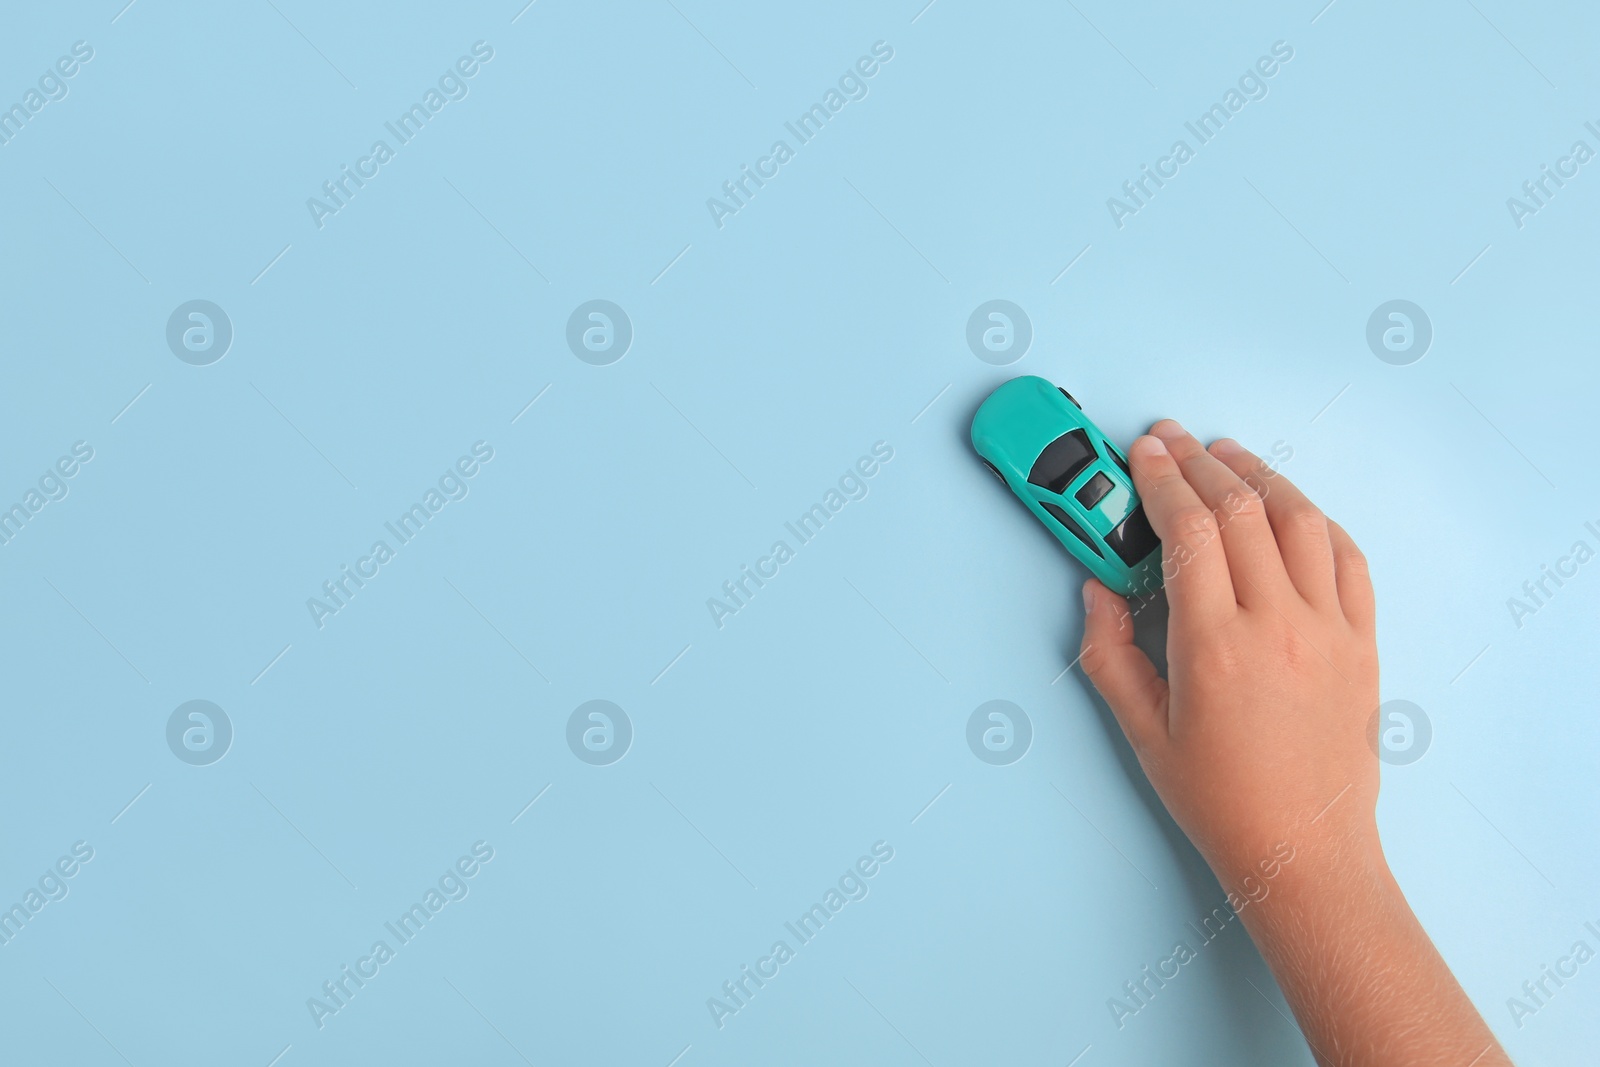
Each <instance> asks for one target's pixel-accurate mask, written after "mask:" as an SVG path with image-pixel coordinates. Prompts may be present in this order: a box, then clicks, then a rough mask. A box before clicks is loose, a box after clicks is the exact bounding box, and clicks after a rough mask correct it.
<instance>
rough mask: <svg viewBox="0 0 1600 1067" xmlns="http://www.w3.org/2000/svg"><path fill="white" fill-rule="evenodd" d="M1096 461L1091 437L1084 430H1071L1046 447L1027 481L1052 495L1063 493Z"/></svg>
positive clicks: (1035, 462)
mask: <svg viewBox="0 0 1600 1067" xmlns="http://www.w3.org/2000/svg"><path fill="white" fill-rule="evenodd" d="M1094 458H1095V455H1094V446H1093V445H1091V444H1090V443H1089V435H1088V434H1087V433H1085V432H1084V431H1082V430H1071V431H1069V432H1067V433H1064V434H1062V435H1061V436H1060V437H1058V438H1056V439H1055V440H1054V441H1051V442H1050V443H1049V444H1047V445H1045V446H1044V451H1043V452H1040V453H1039V458H1038V459H1036V460H1034V462H1033V469H1032V470H1031V471H1029V472H1028V481H1030V482H1032V483H1033V484H1034V485H1037V486H1039V487H1040V488H1042V489H1048V490H1050V491H1051V492H1052V493H1064V492H1066V489H1067V486H1068V485H1069V484H1071V482H1072V479H1074V478H1076V477H1077V476H1078V475H1079V474H1081V473H1082V472H1083V468H1085V467H1087V466H1088V465H1089V464H1090V463H1092V462H1093V461H1094Z"/></svg>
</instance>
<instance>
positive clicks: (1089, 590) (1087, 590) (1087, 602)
mask: <svg viewBox="0 0 1600 1067" xmlns="http://www.w3.org/2000/svg"><path fill="white" fill-rule="evenodd" d="M1083 610H1084V612H1085V613H1086V614H1087V613H1088V612H1091V611H1093V610H1094V586H1092V585H1090V584H1089V583H1088V582H1085V583H1083Z"/></svg>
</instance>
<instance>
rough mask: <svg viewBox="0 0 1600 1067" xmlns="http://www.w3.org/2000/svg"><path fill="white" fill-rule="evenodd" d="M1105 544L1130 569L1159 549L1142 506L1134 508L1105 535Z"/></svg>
mask: <svg viewBox="0 0 1600 1067" xmlns="http://www.w3.org/2000/svg"><path fill="white" fill-rule="evenodd" d="M1106 544H1108V545H1110V546H1111V551H1113V552H1115V553H1116V554H1117V555H1119V556H1121V557H1122V562H1124V563H1126V564H1127V565H1128V566H1130V567H1132V566H1134V565H1135V564H1137V563H1138V562H1139V561H1140V560H1142V559H1144V558H1145V557H1146V556H1148V555H1149V554H1150V553H1152V552H1154V551H1156V550H1157V549H1158V548H1160V547H1161V541H1160V540H1159V539H1158V538H1157V537H1156V532H1155V531H1154V530H1152V529H1151V528H1150V520H1149V519H1148V518H1147V517H1146V516H1145V513H1144V505H1143V504H1140V505H1139V506H1138V507H1136V508H1134V509H1133V511H1132V513H1131V514H1129V516H1128V517H1127V518H1126V519H1123V520H1122V524H1121V525H1120V526H1118V527H1117V528H1116V529H1114V530H1112V531H1111V532H1110V533H1108V534H1106Z"/></svg>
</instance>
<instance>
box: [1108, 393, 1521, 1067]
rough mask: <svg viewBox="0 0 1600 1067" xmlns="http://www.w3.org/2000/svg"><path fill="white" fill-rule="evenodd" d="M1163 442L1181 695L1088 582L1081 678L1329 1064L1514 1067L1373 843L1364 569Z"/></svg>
mask: <svg viewBox="0 0 1600 1067" xmlns="http://www.w3.org/2000/svg"><path fill="white" fill-rule="evenodd" d="M1151 432H1152V433H1153V434H1154V435H1155V436H1153V437H1141V438H1139V440H1137V441H1135V442H1134V443H1133V447H1132V448H1130V449H1129V450H1128V460H1129V462H1130V464H1131V465H1132V468H1133V479H1134V482H1135V484H1136V485H1137V486H1138V489H1139V493H1140V495H1141V496H1142V497H1143V498H1144V507H1145V512H1146V513H1147V514H1148V515H1149V517H1150V524H1151V525H1152V526H1153V527H1154V528H1155V531H1156V533H1157V534H1158V535H1159V536H1160V537H1161V546H1162V557H1163V563H1164V567H1163V574H1164V576H1165V583H1166V590H1167V599H1168V601H1169V602H1170V603H1171V605H1172V615H1171V624H1170V627H1169V629H1168V633H1167V665H1168V673H1169V674H1170V675H1171V678H1170V681H1169V680H1166V679H1163V678H1162V677H1161V676H1160V675H1159V674H1157V673H1156V669H1155V667H1154V665H1152V664H1151V662H1150V659H1149V657H1147V656H1146V655H1145V654H1144V653H1143V652H1142V651H1140V650H1139V649H1138V648H1137V647H1135V646H1134V644H1133V620H1132V619H1131V618H1130V617H1129V615H1128V606H1127V602H1126V601H1124V600H1123V599H1122V598H1121V597H1118V596H1116V595H1114V594H1113V593H1112V592H1111V591H1110V590H1108V589H1106V587H1105V586H1103V585H1101V584H1100V583H1099V582H1096V581H1090V582H1088V583H1087V584H1086V585H1085V586H1084V587H1083V596H1084V604H1085V607H1086V608H1087V609H1088V610H1087V623H1086V624H1085V626H1084V634H1083V654H1082V662H1083V667H1084V670H1085V671H1086V672H1088V675H1089V677H1090V679H1091V680H1093V682H1094V684H1095V686H1096V688H1098V689H1099V690H1100V693H1101V695H1102V696H1104V697H1105V699H1106V702H1107V703H1109V704H1110V705H1111V710H1112V711H1113V712H1114V713H1115V714H1116V717H1117V721H1118V722H1119V723H1121V724H1122V729H1123V731H1124V732H1125V733H1126V734H1127V736H1128V741H1129V742H1130V743H1131V744H1132V745H1133V750H1134V752H1136V753H1137V754H1138V756H1139V762H1140V763H1141V764H1142V765H1143V766H1144V769H1145V773H1146V774H1148V775H1149V776H1150V781H1151V783H1152V784H1154V785H1155V788H1156V792H1158V793H1159V794H1161V799H1162V800H1163V801H1165V802H1166V805H1167V809H1168V810H1169V811H1171V812H1172V816H1173V818H1175V819H1177V820H1178V825H1180V826H1182V827H1183V829H1184V831H1185V832H1186V833H1187V834H1188V835H1189V837H1190V839H1191V840H1193V841H1194V843H1195V845H1196V847H1198V848H1199V849H1200V852H1201V854H1202V855H1204V856H1205V858H1206V860H1207V862H1209V863H1210V864H1211V869H1212V870H1213V871H1215V872H1216V875H1217V878H1218V879H1219V880H1220V881H1221V882H1222V883H1223V885H1224V886H1225V887H1226V888H1227V889H1229V890H1230V891H1231V892H1232V893H1233V894H1236V895H1235V896H1232V897H1230V900H1234V901H1239V900H1242V899H1244V898H1248V902H1249V904H1250V906H1249V907H1248V908H1247V909H1245V910H1243V911H1242V912H1241V913H1240V918H1241V919H1242V920H1243V922H1244V925H1245V926H1246V927H1247V928H1248V929H1249V930H1250V936H1251V937H1252V938H1254V939H1255V942H1256V945H1257V947H1259V948H1260V949H1261V954H1262V956H1264V957H1265V958H1266V961H1267V963H1268V964H1269V965H1270V966H1271V967H1272V971H1273V975H1274V976H1275V977H1276V978H1277V980H1278V985H1279V986H1280V987H1281V988H1282V990H1283V993H1284V995H1285V996H1286V997H1287V998H1288V1000H1289V1003H1290V1005H1291V1006H1293V1008H1294V1012H1295V1016H1296V1017H1297V1019H1298V1020H1299V1022H1300V1028H1301V1030H1302V1031H1303V1032H1304V1033H1305V1036H1306V1040H1307V1041H1308V1042H1309V1044H1310V1045H1311V1048H1312V1051H1313V1052H1314V1053H1315V1054H1316V1057H1317V1061H1318V1062H1319V1063H1322V1064H1340V1065H1346V1064H1351V1065H1362V1067H1462V1065H1465V1064H1471V1065H1472V1067H1509V1064H1510V1062H1511V1061H1510V1060H1509V1059H1507V1058H1506V1055H1505V1053H1504V1052H1503V1051H1501V1049H1500V1046H1499V1045H1498V1044H1497V1043H1496V1042H1495V1039H1494V1035H1493V1034H1492V1033H1490V1031H1489V1028H1488V1027H1487V1026H1485V1025H1484V1022H1483V1019H1482V1017H1481V1016H1479V1015H1478V1013H1477V1011H1476V1010H1475V1009H1474V1008H1473V1006H1472V1002H1471V1001H1470V1000H1468V999H1467V996H1466V994H1465V993H1464V992H1462V990H1461V987H1460V985H1459V984H1457V982H1456V980H1455V977H1454V976H1453V975H1452V974H1451V973H1450V969H1449V967H1447V966H1446V965H1445V962H1444V960H1443V959H1442V958H1441V957H1440V956H1439V953H1438V951H1437V950H1436V949H1435V948H1434V946H1433V943H1432V942H1431V941H1429V940H1428V935H1427V933H1426V932H1425V931H1424V930H1423V929H1422V925H1421V924H1420V923H1418V922H1417V919H1416V916H1415V915H1414V914H1412V912H1411V908H1410V906H1409V905H1408V904H1407V903H1406V899H1405V896H1404V894H1403V893H1401V891H1400V887H1399V885H1398V884H1397V883H1396V882H1395V880H1394V876H1393V875H1392V874H1391V873H1390V871H1389V868H1388V864H1387V863H1386V862H1385V860H1384V856H1383V849H1382V846H1381V844H1380V842H1379V840H1378V830H1377V820H1376V818H1375V808H1376V805H1377V799H1378V759H1377V755H1376V749H1375V747H1374V746H1373V744H1372V741H1371V740H1369V733H1370V732H1371V731H1372V730H1373V729H1374V728H1375V726H1376V719H1375V715H1374V713H1375V711H1376V710H1377V707H1378V649H1377V641H1376V639H1375V637H1374V632H1373V598H1372V584H1371V582H1370V580H1369V579H1368V576H1367V566H1366V561H1365V560H1364V559H1363V558H1362V556H1361V553H1360V552H1359V551H1358V550H1357V549H1356V546H1355V543H1354V542H1353V541H1351V540H1350V536H1349V535H1348V534H1346V533H1345V532H1344V531H1343V530H1342V529H1340V528H1339V527H1338V526H1337V525H1336V524H1335V523H1332V522H1330V521H1328V520H1327V519H1326V518H1324V517H1323V515H1322V513H1321V512H1320V511H1318V510H1317V509H1316V508H1315V507H1313V506H1312V504H1311V502H1310V501H1309V500H1307V499H1306V498H1305V496H1304V494H1302V493H1301V492H1300V491H1299V490H1298V489H1296V488H1295V487H1294V486H1293V485H1291V484H1289V480H1288V479H1287V478H1284V477H1283V476H1281V475H1278V474H1275V473H1273V472H1272V471H1270V470H1268V469H1267V468H1265V467H1264V466H1263V465H1262V464H1261V461H1260V460H1258V459H1257V458H1256V457H1255V456H1253V455H1251V454H1250V453H1248V452H1246V451H1245V450H1244V449H1243V448H1241V447H1240V446H1239V445H1237V444H1235V443H1234V442H1232V441H1218V442H1217V443H1216V444H1214V445H1212V446H1211V451H1209V452H1207V451H1206V450H1205V449H1204V448H1202V447H1200V442H1198V441H1196V440H1195V439H1194V438H1193V437H1191V436H1190V435H1189V434H1188V433H1187V432H1185V431H1184V429H1183V427H1181V426H1179V425H1178V424H1177V423H1175V422H1172V421H1170V420H1167V421H1163V422H1159V423H1157V424H1156V425H1155V426H1154V427H1153V428H1152V430H1151ZM1281 849H1286V850H1292V851H1290V852H1288V855H1289V856H1290V857H1292V860H1293V862H1292V863H1285V864H1282V865H1279V864H1278V863H1276V862H1275V861H1278V860H1283V859H1284V852H1283V851H1280V850H1281ZM1269 880H1270V884H1266V886H1265V890H1264V892H1262V893H1261V895H1259V896H1258V895H1257V894H1256V893H1255V892H1254V891H1253V890H1254V889H1257V888H1260V886H1261V885H1262V884H1263V883H1265V882H1267V881H1269ZM1242 906H1243V905H1242V904H1239V903H1236V904H1235V907H1242Z"/></svg>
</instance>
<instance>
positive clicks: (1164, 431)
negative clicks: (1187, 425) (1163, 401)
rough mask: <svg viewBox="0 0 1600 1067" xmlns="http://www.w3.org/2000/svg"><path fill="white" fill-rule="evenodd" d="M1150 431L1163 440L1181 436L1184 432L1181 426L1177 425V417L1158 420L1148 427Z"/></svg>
mask: <svg viewBox="0 0 1600 1067" xmlns="http://www.w3.org/2000/svg"><path fill="white" fill-rule="evenodd" d="M1150 432H1151V433H1153V434H1155V435H1156V436H1157V437H1159V438H1161V439H1162V440H1163V441H1165V440H1168V439H1170V438H1174V437H1182V436H1183V435H1184V433H1185V430H1184V428H1183V427H1182V426H1180V425H1178V420H1177V419H1162V420H1161V421H1160V422H1158V423H1156V424H1155V425H1154V426H1152V427H1150Z"/></svg>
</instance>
